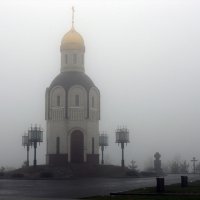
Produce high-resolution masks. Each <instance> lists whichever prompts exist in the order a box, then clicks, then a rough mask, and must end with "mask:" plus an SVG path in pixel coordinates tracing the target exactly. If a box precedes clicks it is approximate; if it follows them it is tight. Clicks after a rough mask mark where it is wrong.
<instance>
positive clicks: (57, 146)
mask: <svg viewBox="0 0 200 200" xmlns="http://www.w3.org/2000/svg"><path fill="white" fill-rule="evenodd" d="M56 153H57V154H59V153H60V138H59V137H57V138H56Z"/></svg>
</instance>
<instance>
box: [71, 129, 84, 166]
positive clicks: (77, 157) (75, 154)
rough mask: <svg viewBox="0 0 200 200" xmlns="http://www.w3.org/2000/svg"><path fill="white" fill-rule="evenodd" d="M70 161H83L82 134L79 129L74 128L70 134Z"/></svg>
mask: <svg viewBox="0 0 200 200" xmlns="http://www.w3.org/2000/svg"><path fill="white" fill-rule="evenodd" d="M70 146H71V162H72V163H82V162H84V151H83V146H84V135H83V133H82V132H81V131H79V130H75V131H73V132H72V134H71V145H70Z"/></svg>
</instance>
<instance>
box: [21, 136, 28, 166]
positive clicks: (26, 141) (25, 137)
mask: <svg viewBox="0 0 200 200" xmlns="http://www.w3.org/2000/svg"><path fill="white" fill-rule="evenodd" d="M22 145H23V146H24V147H26V151H27V160H26V166H27V167H28V166H29V149H30V142H29V137H28V134H24V135H23V136H22Z"/></svg>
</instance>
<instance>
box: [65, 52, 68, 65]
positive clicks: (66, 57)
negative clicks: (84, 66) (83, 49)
mask: <svg viewBox="0 0 200 200" xmlns="http://www.w3.org/2000/svg"><path fill="white" fill-rule="evenodd" d="M67 63H68V55H67V54H65V64H67Z"/></svg>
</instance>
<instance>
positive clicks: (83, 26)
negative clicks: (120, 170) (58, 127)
mask: <svg viewBox="0 0 200 200" xmlns="http://www.w3.org/2000/svg"><path fill="white" fill-rule="evenodd" d="M72 6H75V28H76V30H77V31H78V32H79V33H80V34H81V35H82V36H83V38H84V41H85V45H86V55H85V56H86V58H85V69H86V73H87V74H88V75H89V76H90V77H91V78H92V80H93V81H94V82H95V84H96V86H97V87H98V88H99V89H100V92H101V122H100V130H101V131H106V132H107V133H108V135H109V141H110V147H108V148H107V150H106V162H109V163H110V162H112V163H114V164H120V160H121V157H120V155H121V151H120V148H119V147H118V146H117V145H116V144H115V143H114V137H115V133H114V132H115V129H116V128H117V126H119V125H125V126H127V128H128V129H129V130H130V139H131V143H130V144H128V146H127V148H126V149H125V154H126V155H125V160H126V162H127V163H129V161H130V160H135V161H136V162H137V164H138V165H139V166H140V167H141V168H142V167H144V164H145V163H146V162H147V160H149V159H150V158H153V154H154V153H155V152H156V151H159V152H160V153H161V155H162V160H166V161H167V160H170V159H173V158H174V157H175V156H181V159H183V160H185V159H186V160H188V161H189V160H191V158H192V157H193V156H196V157H197V159H200V156H199V141H200V134H199V133H200V122H199V120H200V106H199V103H200V92H199V88H200V79H199V73H200V69H199V63H200V56H199V52H200V39H199V37H200V27H199V24H200V12H199V8H200V1H198V0H196V1H195V0H162V1H160V0H130V1H128V0H125V1H122V0H113V1H111V0H107V1H105V0H103V1H102V0H101V1H97V0H96V1H95V0H93V1H92V0H88V1H86V0H82V1H81V0H79V1H67V0H40V1H39V0H1V1H0V65H1V73H0V91H1V103H0V113H1V115H0V127H1V130H0V135H1V140H0V166H14V167H19V166H21V164H22V162H23V160H25V156H26V154H25V150H24V149H23V147H22V146H21V136H22V134H23V133H24V131H26V130H27V129H28V128H29V126H30V124H31V123H33V124H35V123H38V124H41V125H42V127H43V128H44V130H45V120H44V102H45V89H46V87H48V86H49V84H50V83H51V81H52V80H53V78H54V77H55V76H56V75H57V74H58V73H59V71H60V52H59V46H60V42H61V39H62V36H63V35H64V34H65V33H66V32H67V31H68V30H69V28H70V27H71V7H72ZM38 152H39V154H40V156H39V159H38V162H39V163H44V162H45V143H44V144H42V145H41V146H40V147H39V149H38ZM198 156H199V157H198ZM32 159H33V157H32V155H31V162H32Z"/></svg>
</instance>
